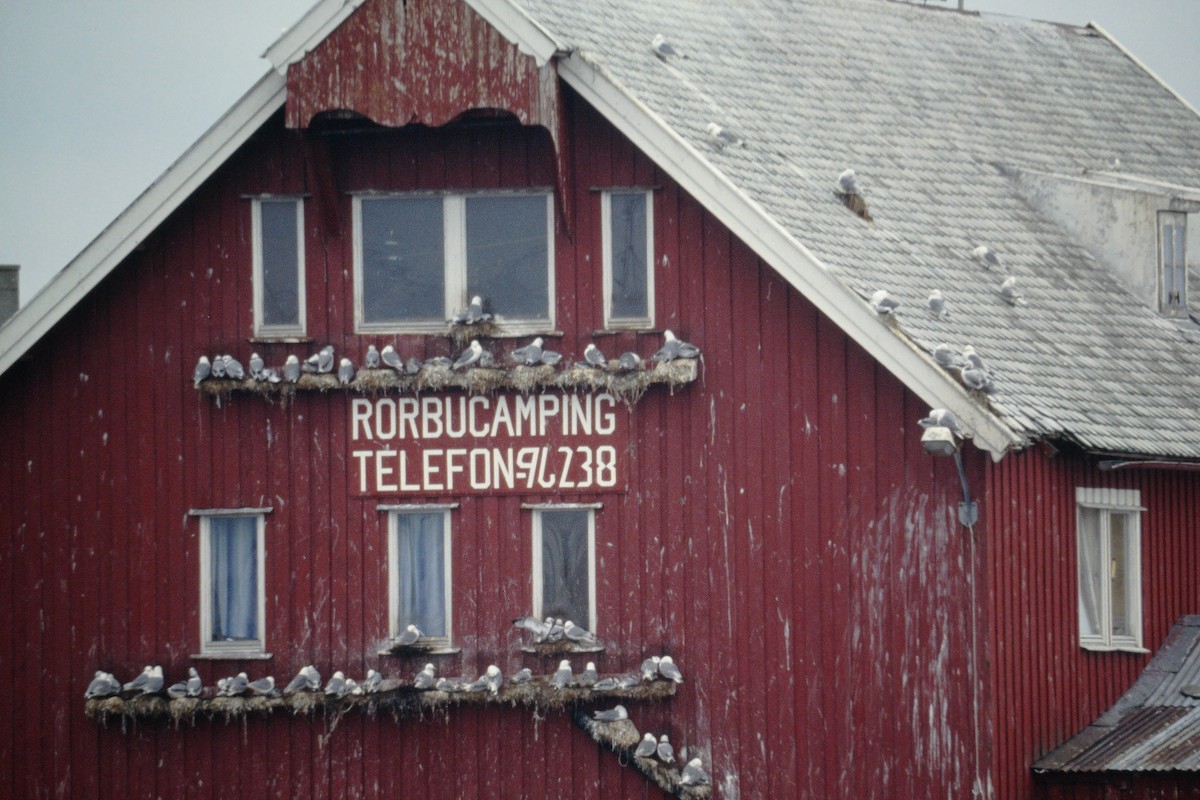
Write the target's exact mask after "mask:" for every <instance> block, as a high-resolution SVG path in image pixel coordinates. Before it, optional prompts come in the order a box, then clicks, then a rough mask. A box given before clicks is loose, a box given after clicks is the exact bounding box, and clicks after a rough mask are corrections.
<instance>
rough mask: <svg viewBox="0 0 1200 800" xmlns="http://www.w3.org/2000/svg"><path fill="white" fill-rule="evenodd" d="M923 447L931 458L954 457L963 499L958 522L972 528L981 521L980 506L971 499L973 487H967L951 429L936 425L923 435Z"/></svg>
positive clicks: (960, 455) (965, 473) (926, 430)
mask: <svg viewBox="0 0 1200 800" xmlns="http://www.w3.org/2000/svg"><path fill="white" fill-rule="evenodd" d="M921 446H922V447H924V448H925V452H926V453H929V454H930V455H931V456H939V457H940V456H954V464H955V466H957V467H958V479H959V480H960V481H961V482H962V490H963V499H962V502H961V503H959V504H958V521H959V522H960V523H962V524H963V525H965V526H966V527H968V528H969V527H971V526H972V525H974V524H975V523H976V522H978V521H979V504H978V503H976V502H975V501H974V500H972V499H971V487H970V486H969V485H967V471H966V469H964V468H963V462H962V454H961V453H959V452H958V440H957V439H955V438H954V434H953V433H952V432H951V431H950V429H949V428H944V427H942V426H940V425H934V426H931V427H928V428H926V429H925V433H923V434H921Z"/></svg>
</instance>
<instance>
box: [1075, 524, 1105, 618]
mask: <svg viewBox="0 0 1200 800" xmlns="http://www.w3.org/2000/svg"><path fill="white" fill-rule="evenodd" d="M1103 577H1104V564H1103V559H1102V557H1101V554H1100V512H1099V511H1098V510H1097V509H1094V508H1083V509H1080V512H1079V632H1080V634H1081V635H1082V636H1101V635H1102V631H1101V629H1100V603H1101V586H1102V584H1101V581H1102V580H1103Z"/></svg>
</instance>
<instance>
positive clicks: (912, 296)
mask: <svg viewBox="0 0 1200 800" xmlns="http://www.w3.org/2000/svg"><path fill="white" fill-rule="evenodd" d="M506 2H507V0H479V2H476V3H474V4H475V5H477V6H484V7H485V13H486V8H487V7H491V8H492V9H493V10H495V9H496V8H497V7H499V6H501V5H504V4H505V3H506ZM515 2H516V3H517V4H518V5H519V7H520V8H521V9H522V10H523V11H524V12H525V13H526V14H527V15H528V16H529V18H530V19H531V20H533V21H534V22H535V24H536V25H538V26H540V28H541V29H542V31H543V32H544V33H545V34H546V35H547V36H548V38H549V39H550V40H551V41H553V42H554V43H555V46H556V47H558V48H560V49H562V50H566V51H569V52H570V53H571V56H570V58H569V59H567V60H566V61H565V62H564V65H563V66H562V67H561V68H560V73H561V74H564V75H566V76H567V78H568V82H569V83H570V84H571V85H573V86H576V87H577V88H580V87H581V81H580V80H579V78H578V75H579V73H581V72H583V71H586V70H590V71H591V73H592V74H593V75H596V76H600V77H601V78H602V79H603V80H605V81H608V82H610V83H611V85H612V86H613V87H615V88H616V91H617V92H618V93H622V94H624V95H626V96H627V97H628V98H629V99H630V100H631V101H632V105H633V106H634V107H640V108H641V110H642V111H644V113H645V118H644V119H640V120H635V122H636V123H637V124H642V123H644V122H645V121H646V120H651V121H653V122H657V123H658V124H661V125H662V126H664V127H665V128H666V129H668V130H669V132H670V134H671V135H672V136H674V137H676V138H677V140H678V146H679V148H680V149H681V150H687V151H690V152H691V153H692V154H694V155H695V156H696V157H698V158H699V159H701V160H703V161H704V162H707V164H708V165H710V166H711V167H712V168H713V169H714V170H715V171H717V172H718V173H719V176H720V177H721V178H723V179H727V180H728V182H729V183H730V184H732V187H733V188H734V191H736V192H739V193H742V194H744V195H745V197H746V198H748V200H749V201H750V202H749V205H750V206H756V207H757V209H758V211H759V212H760V213H761V215H762V217H763V218H764V219H765V220H768V224H777V225H778V226H780V227H782V229H783V230H784V231H785V232H786V234H787V235H789V236H791V237H794V238H795V239H796V240H798V241H799V242H800V243H801V244H802V245H803V247H804V248H807V250H808V251H809V252H810V253H811V254H812V256H813V257H814V259H815V261H816V262H818V263H817V268H820V267H824V268H827V269H828V270H829V271H831V272H832V273H833V275H835V276H836V278H837V279H839V280H840V282H842V283H843V284H844V285H845V286H847V287H849V288H850V289H851V290H852V291H853V292H854V293H855V294H857V295H858V297H859V298H868V297H870V295H871V293H872V292H874V291H875V290H877V289H881V288H882V289H887V290H888V291H889V292H890V293H891V295H892V296H893V297H896V298H898V299H899V300H900V302H901V303H902V304H903V309H902V310H903V313H902V314H901V316H900V318H899V320H898V322H899V325H898V326H885V325H884V324H880V325H879V330H878V336H879V337H881V338H884V337H899V338H900V339H902V340H904V341H905V342H906V343H908V344H911V345H915V347H916V348H917V349H919V350H927V349H929V348H931V347H932V346H933V345H934V344H936V343H939V342H946V343H949V344H951V345H954V346H958V347H961V346H963V345H966V344H972V345H973V346H974V347H975V348H976V350H977V351H978V352H979V354H980V355H981V356H982V357H983V358H984V359H985V360H986V361H987V362H988V364H989V366H991V367H992V369H993V372H994V375H995V387H996V388H995V392H994V394H992V395H991V397H990V398H983V397H981V396H979V395H975V396H973V397H972V401H973V403H975V404H976V405H980V404H988V405H989V406H990V410H991V412H992V414H993V415H994V416H995V417H996V418H998V419H999V420H1001V421H1002V423H1003V425H1005V426H1006V427H1007V428H1008V429H1009V430H1010V431H1012V432H1013V433H1014V434H1015V435H1016V436H1018V437H1021V438H1023V439H1025V440H1032V439H1038V438H1051V439H1059V440H1067V441H1073V442H1075V443H1077V444H1079V445H1080V446H1082V447H1084V448H1086V449H1089V450H1094V451H1099V452H1117V453H1130V454H1145V455H1158V456H1173V457H1183V458H1196V457H1200V413H1197V404H1196V401H1195V398H1197V397H1200V345H1198V344H1197V341H1198V340H1200V336H1197V335H1196V334H1200V328H1197V327H1196V326H1195V325H1194V324H1193V323H1192V322H1191V321H1184V323H1182V324H1181V323H1180V322H1178V321H1170V320H1167V319H1164V318H1162V317H1160V316H1159V314H1158V313H1157V312H1156V311H1154V310H1152V309H1150V308H1149V307H1147V306H1146V305H1144V304H1143V302H1142V301H1139V299H1137V298H1135V297H1134V296H1132V295H1131V294H1130V293H1129V291H1128V290H1127V289H1126V288H1125V287H1124V286H1123V285H1122V284H1121V283H1120V282H1119V281H1118V280H1117V278H1116V277H1115V276H1114V275H1112V274H1110V273H1109V272H1108V271H1107V270H1105V269H1104V268H1102V267H1101V266H1100V265H1099V264H1098V263H1097V260H1096V259H1095V258H1094V257H1093V256H1094V254H1092V253H1089V252H1088V251H1087V250H1086V249H1084V247H1083V246H1082V245H1081V243H1079V242H1076V241H1072V240H1071V239H1070V238H1068V236H1067V235H1066V233H1065V232H1064V231H1062V230H1060V229H1059V228H1058V227H1056V226H1055V225H1054V224H1053V223H1052V222H1051V221H1050V220H1048V219H1046V218H1044V217H1042V216H1040V215H1039V214H1038V213H1037V212H1036V211H1035V210H1034V209H1033V208H1031V206H1030V205H1028V204H1027V203H1026V202H1025V200H1023V199H1022V197H1021V196H1020V194H1019V193H1018V191H1016V189H1015V187H1014V181H1013V178H1012V176H1013V175H1014V174H1016V173H1018V172H1019V171H1022V170H1037V171H1040V172H1046V173H1055V174H1060V175H1068V176H1079V175H1082V174H1085V173H1095V172H1100V171H1104V170H1108V169H1111V168H1112V164H1113V163H1114V160H1115V159H1119V162H1120V170H1121V172H1122V173H1124V174H1132V175H1135V176H1138V178H1139V179H1142V180H1144V181H1147V182H1148V183H1155V182H1158V183H1166V184H1171V185H1173V186H1176V187H1197V186H1200V147H1198V144H1200V117H1198V116H1197V114H1196V112H1195V111H1194V110H1193V109H1192V108H1191V107H1190V106H1188V105H1187V104H1186V103H1185V102H1183V101H1182V100H1181V99H1180V98H1179V97H1178V96H1176V95H1175V94H1174V93H1173V92H1172V91H1171V90H1169V89H1168V88H1166V87H1165V86H1164V85H1163V84H1162V83H1161V82H1159V81H1158V80H1157V79H1156V78H1155V77H1154V76H1153V75H1152V74H1150V73H1149V72H1148V71H1147V70H1146V69H1145V68H1144V67H1142V66H1141V65H1140V64H1139V63H1137V62H1136V61H1135V60H1134V59H1132V58H1131V57H1130V56H1129V55H1128V54H1127V53H1126V52H1125V51H1124V50H1123V49H1122V48H1121V47H1120V46H1119V45H1117V44H1116V43H1114V42H1113V41H1111V40H1110V39H1109V38H1108V37H1107V36H1106V35H1104V34H1103V33H1102V32H1101V31H1098V30H1097V29H1095V28H1092V27H1072V26H1065V25H1057V24H1049V23H1040V22H1030V21H1022V20H1016V19H1011V18H1005V17H992V16H979V15H974V14H960V13H954V12H946V11H942V10H934V9H926V8H922V7H919V6H910V5H906V4H899V3H890V2H883V1H882V0H803V1H802V2H792V1H788V2H784V1H783V0H757V1H755V0H750V1H749V2H737V3H713V2H710V1H709V0H662V2H655V3H644V2H642V0H610V2H606V3H603V4H591V3H576V2H567V0H515ZM656 33H662V34H664V35H665V36H666V37H667V38H668V39H669V40H670V41H671V42H672V43H673V45H674V46H675V47H676V48H677V49H678V50H679V51H680V53H681V54H682V55H683V56H686V57H676V58H670V59H669V60H663V59H661V58H659V57H657V56H656V55H655V54H654V53H653V52H652V50H651V47H650V42H651V39H652V37H653V36H654V35H655V34H656ZM571 60H574V61H575V62H576V64H583V65H585V66H583V67H576V68H574V69H573V68H572V67H571V64H570V61H571ZM573 75H574V76H575V79H574V80H572V79H571V78H572V76H573ZM583 92H584V94H585V97H587V99H589V100H594V98H593V97H590V96H589V94H588V90H587V88H586V87H583ZM619 110H620V109H618V111H619ZM608 116H609V117H610V119H612V118H614V117H616V116H619V115H616V114H614V113H612V111H611V110H609V111H608ZM614 121H616V122H617V124H618V126H620V120H619V119H616V120H614ZM710 122H716V123H718V124H720V125H722V126H725V127H727V128H731V129H734V130H736V131H737V132H738V133H739V134H740V135H741V136H742V137H743V138H744V141H745V147H736V146H729V147H725V148H723V149H718V148H716V147H715V146H713V145H712V144H711V143H710V141H709V140H708V137H707V134H706V132H705V129H706V126H707V125H708V124H709V123H710ZM631 127H632V126H631ZM631 138H634V139H635V143H637V142H638V139H637V137H636V133H632V134H631ZM652 155H656V156H661V153H659V154H654V153H652ZM682 160H683V159H681V161H682ZM847 167H851V168H853V169H854V170H855V171H856V172H857V175H858V180H859V183H860V184H861V185H862V187H863V190H864V192H865V197H866V201H867V204H868V208H869V211H870V214H871V215H872V217H873V219H874V222H873V224H868V223H866V222H864V221H863V220H862V219H860V218H859V217H857V216H855V215H854V214H852V213H851V212H850V211H848V210H847V209H846V208H845V207H844V206H843V204H842V203H841V202H840V201H839V200H838V198H837V197H836V196H835V194H834V192H833V189H834V187H835V186H836V179H837V176H838V174H839V173H840V172H841V171H842V170H843V169H845V168H847ZM1185 191H1186V190H1185ZM1192 191H1194V190H1192ZM749 227H751V228H752V225H751V226H749ZM744 229H745V228H744ZM744 229H743V230H744ZM735 232H737V231H736V230H735ZM981 243H984V244H987V245H989V246H990V247H992V248H993V249H995V250H997V251H999V252H1000V254H1001V255H1002V258H1003V259H1004V269H995V270H992V271H990V272H989V271H984V270H983V269H981V267H980V266H979V264H978V263H976V262H975V261H973V260H972V259H971V257H970V253H971V251H972V249H973V248H974V247H975V246H976V245H978V244H981ZM748 244H750V246H751V247H756V249H757V246H756V242H755V241H753V240H751V241H748ZM760 254H763V255H764V258H766V260H768V261H769V262H771V261H772V258H771V255H770V254H769V253H763V252H762V251H761V250H760ZM772 265H773V266H775V267H776V268H777V269H780V270H781V272H784V274H785V275H787V270H788V269H789V268H795V267H794V265H788V264H780V263H778V260H776V261H775V263H773V264H772ZM795 269H796V270H797V271H798V272H804V271H805V270H811V269H812V266H809V265H800V266H799V267H798V268H795ZM1008 274H1011V275H1014V276H1016V278H1017V281H1018V286H1019V287H1021V289H1022V290H1023V292H1024V295H1025V298H1026V299H1027V304H1026V305H1019V306H1010V305H1008V304H1007V303H1005V302H1004V301H1003V300H1002V299H1001V298H1000V296H999V293H998V289H999V285H1000V282H1001V281H1002V280H1003V279H1004V277H1005V276H1006V275H1008ZM793 282H796V281H793ZM935 288H936V289H940V290H941V291H942V292H943V294H944V295H945V296H946V298H947V300H948V303H949V305H950V307H951V309H952V311H951V315H950V316H949V317H948V318H945V319H937V318H934V317H933V316H932V315H931V314H929V313H928V312H927V311H926V308H925V301H926V297H927V296H928V294H929V292H930V290H932V289H935ZM851 299H853V298H851ZM838 302H840V303H843V304H844V302H845V301H844V300H841V301H838ZM823 310H824V309H823ZM1193 330H1194V331H1195V332H1194V333H1193ZM860 341H861V338H860ZM885 363H886V362H885ZM939 391H941V390H935V391H934V394H937V393H938V392H939ZM947 401H948V402H947V404H948V405H950V406H952V407H954V406H955V405H956V404H957V406H958V407H959V408H961V407H962V405H963V404H962V403H961V402H959V401H958V400H957V399H956V398H954V397H948V398H947ZM968 411H969V409H968Z"/></svg>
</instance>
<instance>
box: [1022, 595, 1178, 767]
mask: <svg viewBox="0 0 1200 800" xmlns="http://www.w3.org/2000/svg"><path fill="white" fill-rule="evenodd" d="M1198 695H1200V616H1186V617H1181V618H1180V619H1179V621H1177V622H1176V623H1175V624H1174V625H1173V626H1172V627H1171V631H1170V633H1168V634H1167V639H1166V641H1165V642H1164V643H1163V646H1162V647H1161V648H1159V650H1158V652H1157V653H1155V654H1154V658H1153V659H1151V660H1150V663H1149V664H1147V665H1146V669H1145V670H1143V671H1142V675H1141V677H1139V678H1138V680H1137V683H1135V684H1134V685H1133V686H1132V687H1131V688H1130V689H1129V691H1127V692H1126V693H1125V694H1124V695H1122V696H1121V699H1120V700H1118V701H1117V702H1116V703H1115V704H1114V705H1113V707H1112V708H1110V709H1109V710H1108V711H1106V712H1105V713H1104V714H1103V715H1101V716H1100V717H1099V719H1097V720H1096V721H1095V722H1093V723H1092V724H1091V725H1089V726H1088V727H1086V728H1084V729H1083V730H1082V731H1080V732H1079V733H1078V734H1077V735H1076V736H1074V737H1072V738H1071V739H1068V740H1067V741H1066V742H1064V743H1063V744H1062V745H1060V746H1059V747H1058V748H1056V749H1055V750H1053V751H1052V752H1050V753H1048V754H1046V755H1045V756H1043V757H1042V758H1041V759H1039V760H1038V761H1037V762H1036V763H1035V764H1034V765H1033V768H1034V770H1035V771H1037V772H1140V771H1147V770H1152V771H1168V770H1176V771H1185V772H1196V771H1200V698H1198Z"/></svg>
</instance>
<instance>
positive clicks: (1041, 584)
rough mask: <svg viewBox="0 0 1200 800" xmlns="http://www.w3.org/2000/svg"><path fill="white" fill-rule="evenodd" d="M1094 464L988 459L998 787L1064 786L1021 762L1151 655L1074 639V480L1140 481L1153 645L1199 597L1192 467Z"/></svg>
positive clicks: (1094, 711)
mask: <svg viewBox="0 0 1200 800" xmlns="http://www.w3.org/2000/svg"><path fill="white" fill-rule="evenodd" d="M1097 464H1098V462H1097V460H1096V459H1093V458H1087V457H1082V456H1072V455H1068V454H1065V453H1063V454H1058V455H1056V456H1054V457H1048V456H1047V455H1045V454H1044V453H1043V451H1041V450H1040V449H1036V448H1035V449H1033V450H1031V451H1029V452H1026V453H1022V454H1020V455H1016V456H1010V457H1008V458H1006V459H1004V460H1003V461H1002V462H1000V463H999V464H997V465H995V466H994V467H992V468H991V469H990V470H989V474H988V486H987V496H988V498H989V502H987V503H986V504H985V506H984V513H985V515H986V521H987V529H988V530H989V531H991V533H990V535H989V538H988V541H987V562H988V564H989V565H990V567H989V580H990V582H991V584H992V598H993V599H992V601H991V622H990V625H989V627H990V628H991V652H992V657H993V659H994V663H993V669H992V671H991V677H990V682H991V691H992V694H993V697H994V700H995V709H994V713H995V715H996V717H995V720H996V721H995V747H994V752H993V764H994V770H995V773H996V791H997V796H998V797H1028V796H1030V795H1031V793H1034V794H1035V795H1036V796H1046V797H1059V796H1063V795H1061V794H1055V793H1054V792H1052V791H1051V790H1050V789H1049V788H1046V789H1045V790H1044V791H1041V792H1035V790H1034V786H1033V783H1032V781H1033V778H1032V775H1031V771H1030V769H1029V765H1030V764H1031V763H1032V762H1033V761H1034V760H1035V759H1037V758H1038V757H1040V756H1042V755H1044V754H1045V753H1047V752H1049V751H1050V750H1052V749H1054V747H1056V746H1057V745H1059V744H1061V743H1062V742H1063V741H1065V740H1066V739H1068V738H1070V737H1071V736H1073V735H1075V734H1076V733H1077V732H1079V730H1080V729H1082V728H1083V727H1084V726H1086V725H1088V724H1090V723H1091V722H1092V721H1093V720H1094V719H1095V718H1096V717H1098V716H1099V715H1100V714H1102V713H1103V712H1104V711H1105V710H1107V709H1108V707H1109V706H1110V705H1112V703H1113V702H1114V701H1115V700H1116V699H1117V698H1118V697H1120V696H1121V695H1122V694H1123V693H1124V692H1125V691H1126V690H1127V689H1128V688H1129V687H1130V686H1131V685H1132V684H1133V682H1134V681H1135V680H1136V679H1137V677H1138V675H1139V674H1140V673H1141V671H1142V668H1143V667H1144V666H1145V665H1146V662H1147V661H1148V660H1149V658H1150V656H1149V654H1146V655H1141V654H1136V653H1099V652H1090V651H1086V650H1083V649H1081V648H1080V647H1079V622H1078V613H1079V612H1078V588H1077V571H1076V559H1077V555H1076V542H1075V537H1076V525H1075V489H1076V487H1080V486H1084V487H1113V488H1122V489H1138V490H1140V491H1141V498H1142V505H1143V506H1144V507H1145V509H1146V510H1145V512H1144V513H1143V514H1142V519H1141V546H1142V598H1143V600H1142V625H1143V644H1144V646H1145V647H1146V648H1147V649H1148V650H1150V651H1154V650H1155V649H1157V648H1158V647H1159V645H1160V644H1162V641H1163V639H1164V637H1165V636H1166V634H1167V631H1168V630H1170V627H1171V624H1172V623H1173V622H1174V621H1175V620H1176V619H1177V618H1178V617H1179V616H1180V615H1182V614H1187V613H1195V611H1196V608H1197V603H1198V602H1200V596H1198V595H1197V584H1196V574H1197V566H1198V564H1200V545H1198V544H1197V540H1198V536H1200V516H1198V515H1197V487H1196V475H1195V473H1192V472H1182V471H1150V470H1145V471H1143V470H1135V471H1118V472H1101V471H1100V470H1099V468H1098V465H1097ZM1155 780H1157V779H1154V780H1150V779H1147V780H1144V781H1142V783H1143V784H1149V785H1152V784H1154V782H1155ZM1082 796H1093V795H1091V794H1086V795H1082ZM1095 796H1099V795H1095ZM1123 796H1124V795H1123ZM1134 796H1143V795H1134ZM1144 796H1153V797H1158V796H1159V795H1158V794H1148V795H1144ZM1164 796H1174V795H1164Z"/></svg>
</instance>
